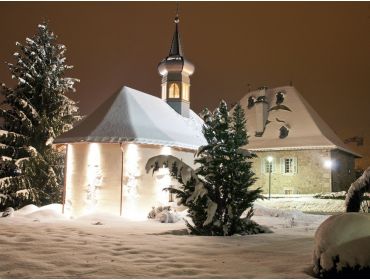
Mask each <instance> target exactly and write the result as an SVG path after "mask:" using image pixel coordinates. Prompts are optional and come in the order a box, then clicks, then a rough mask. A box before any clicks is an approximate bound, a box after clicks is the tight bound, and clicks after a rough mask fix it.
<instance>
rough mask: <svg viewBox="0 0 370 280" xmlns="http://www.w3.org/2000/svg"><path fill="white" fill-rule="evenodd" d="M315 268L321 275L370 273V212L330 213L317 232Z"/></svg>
mask: <svg viewBox="0 0 370 280" xmlns="http://www.w3.org/2000/svg"><path fill="white" fill-rule="evenodd" d="M313 265H314V272H315V274H316V275H317V276H319V277H325V278H326V277H335V278H339V277H348V276H349V277H350V278H357V277H364V276H365V277H366V276H369V275H370V214H367V213H343V214H338V215H334V216H331V217H329V218H328V219H327V220H325V221H324V222H323V223H322V224H321V225H320V226H319V228H318V229H317V231H316V233H315V248H314V254H313Z"/></svg>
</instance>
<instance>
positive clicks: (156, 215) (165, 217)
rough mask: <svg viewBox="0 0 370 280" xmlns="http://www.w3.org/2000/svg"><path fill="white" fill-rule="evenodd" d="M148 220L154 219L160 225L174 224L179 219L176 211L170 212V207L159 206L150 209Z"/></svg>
mask: <svg viewBox="0 0 370 280" xmlns="http://www.w3.org/2000/svg"><path fill="white" fill-rule="evenodd" d="M148 218H149V219H155V220H157V221H160V222H161V223H176V222H178V221H179V220H180V218H181V217H180V215H179V214H178V213H177V212H176V211H174V210H171V207H170V206H159V207H157V208H155V207H152V210H151V211H150V212H149V214H148Z"/></svg>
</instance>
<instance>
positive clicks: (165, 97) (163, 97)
mask: <svg viewBox="0 0 370 280" xmlns="http://www.w3.org/2000/svg"><path fill="white" fill-rule="evenodd" d="M166 93H167V85H166V84H162V99H163V100H166V99H167V96H166Z"/></svg>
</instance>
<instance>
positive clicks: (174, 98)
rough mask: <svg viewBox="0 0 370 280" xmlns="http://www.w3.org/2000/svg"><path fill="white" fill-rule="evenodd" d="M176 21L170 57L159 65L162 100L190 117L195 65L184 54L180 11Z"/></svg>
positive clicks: (181, 113) (184, 115)
mask: <svg viewBox="0 0 370 280" xmlns="http://www.w3.org/2000/svg"><path fill="white" fill-rule="evenodd" d="M178 9H179V8H178V6H177V13H176V17H175V20H174V23H175V33H174V34H173V38H172V43H171V48H170V53H169V55H168V56H167V57H166V58H165V59H163V60H162V61H161V62H160V63H159V65H158V72H159V74H160V75H161V76H162V99H163V100H165V101H166V102H167V104H168V105H169V106H171V107H172V108H173V109H174V110H175V111H176V112H177V113H179V114H180V115H182V116H183V117H189V112H190V76H191V75H192V74H193V73H194V65H193V64H192V63H191V62H190V61H188V60H187V59H185V57H184V53H183V52H182V48H181V42H180V34H179V22H180V20H179V13H178V12H179V10H178Z"/></svg>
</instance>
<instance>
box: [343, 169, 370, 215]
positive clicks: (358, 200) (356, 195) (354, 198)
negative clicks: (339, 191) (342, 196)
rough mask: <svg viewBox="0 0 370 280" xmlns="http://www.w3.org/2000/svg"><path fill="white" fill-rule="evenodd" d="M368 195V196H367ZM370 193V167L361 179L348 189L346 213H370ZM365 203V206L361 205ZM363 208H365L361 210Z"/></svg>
mask: <svg viewBox="0 0 370 280" xmlns="http://www.w3.org/2000/svg"><path fill="white" fill-rule="evenodd" d="M365 193H367V195H365ZM369 193H370V167H368V168H367V169H366V170H365V172H364V173H363V174H362V176H361V177H360V178H358V179H357V180H356V181H355V182H353V183H352V184H351V186H350V188H349V189H348V194H347V197H346V211H347V212H358V211H360V210H362V211H363V212H369V207H370V205H369V202H370V200H369ZM363 202H365V203H364V205H361V204H362V203H363ZM361 206H363V207H364V206H365V207H364V208H367V209H361Z"/></svg>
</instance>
